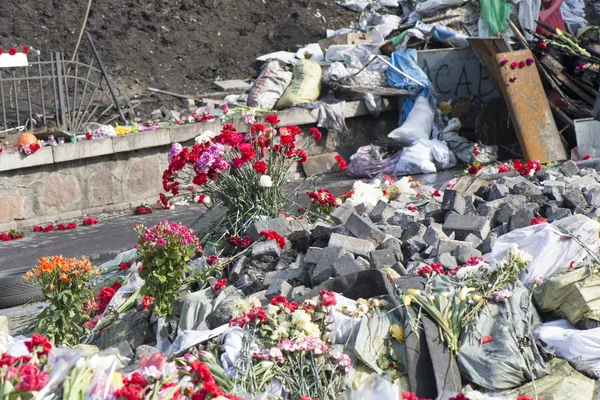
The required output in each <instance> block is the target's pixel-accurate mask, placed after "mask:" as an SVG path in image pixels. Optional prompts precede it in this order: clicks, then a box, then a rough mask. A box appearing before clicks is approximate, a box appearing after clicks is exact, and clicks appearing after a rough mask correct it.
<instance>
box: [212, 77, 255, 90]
mask: <svg viewBox="0 0 600 400" xmlns="http://www.w3.org/2000/svg"><path fill="white" fill-rule="evenodd" d="M213 84H214V85H215V86H216V87H217V89H219V90H221V91H223V92H240V93H242V92H244V91H245V90H248V89H250V84H249V83H248V82H245V81H242V80H241V79H231V80H227V81H215V82H213Z"/></svg>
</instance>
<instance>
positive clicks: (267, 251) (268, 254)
mask: <svg viewBox="0 0 600 400" xmlns="http://www.w3.org/2000/svg"><path fill="white" fill-rule="evenodd" d="M280 255H281V248H280V247H279V245H278V244H277V242H275V241H274V240H268V241H266V242H258V243H254V245H253V246H252V259H253V260H257V261H262V262H272V261H274V260H278V259H279V256H280Z"/></svg>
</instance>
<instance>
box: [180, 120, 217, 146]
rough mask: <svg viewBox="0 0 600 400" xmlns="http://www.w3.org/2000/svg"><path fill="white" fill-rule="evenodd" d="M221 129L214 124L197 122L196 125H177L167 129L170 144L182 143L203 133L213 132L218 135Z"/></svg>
mask: <svg viewBox="0 0 600 400" xmlns="http://www.w3.org/2000/svg"><path fill="white" fill-rule="evenodd" d="M220 130H221V128H220V127H219V126H218V125H216V124H215V123H214V122H199V123H196V124H186V125H179V126H177V127H175V128H171V129H169V135H170V137H171V142H172V143H183V142H187V141H188V140H192V139H194V138H196V136H198V135H200V134H201V133H202V132H204V131H213V132H215V133H218V131H220Z"/></svg>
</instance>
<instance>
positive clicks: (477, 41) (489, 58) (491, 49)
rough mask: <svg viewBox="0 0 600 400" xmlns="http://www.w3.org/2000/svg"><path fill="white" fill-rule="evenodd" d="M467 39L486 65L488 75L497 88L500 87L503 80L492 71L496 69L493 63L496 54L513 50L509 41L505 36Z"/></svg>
mask: <svg viewBox="0 0 600 400" xmlns="http://www.w3.org/2000/svg"><path fill="white" fill-rule="evenodd" d="M467 41H468V42H469V45H470V46H471V47H472V48H473V50H475V53H476V54H477V56H478V57H479V60H480V61H481V63H482V64H483V65H484V66H485V68H486V71H488V75H489V76H490V79H491V80H492V82H493V83H494V85H495V86H496V88H500V87H501V86H502V85H501V82H500V81H498V80H497V77H496V76H495V75H494V74H493V73H490V72H493V71H495V70H496V68H495V66H494V65H493V63H494V62H495V56H496V54H498V53H506V52H509V51H512V48H511V47H510V44H508V41H507V40H506V39H504V38H467Z"/></svg>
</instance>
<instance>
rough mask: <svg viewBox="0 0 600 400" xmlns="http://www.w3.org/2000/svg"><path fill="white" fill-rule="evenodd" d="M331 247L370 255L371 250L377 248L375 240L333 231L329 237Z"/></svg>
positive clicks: (364, 255)
mask: <svg viewBox="0 0 600 400" xmlns="http://www.w3.org/2000/svg"><path fill="white" fill-rule="evenodd" d="M329 247H339V248H341V249H342V250H344V251H346V252H349V253H352V254H354V255H355V256H363V257H369V254H370V253H371V251H373V250H375V246H374V244H373V242H370V241H368V240H363V239H357V238H353V237H350V236H344V235H340V234H338V233H332V234H331V238H330V239H329Z"/></svg>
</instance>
